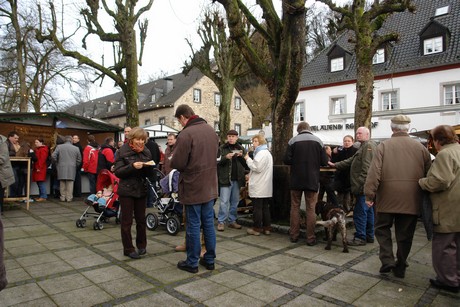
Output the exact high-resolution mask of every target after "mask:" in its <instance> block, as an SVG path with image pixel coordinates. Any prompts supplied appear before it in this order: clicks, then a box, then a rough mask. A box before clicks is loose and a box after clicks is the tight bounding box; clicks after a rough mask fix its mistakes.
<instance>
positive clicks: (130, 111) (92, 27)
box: [36, 0, 153, 126]
mask: <svg viewBox="0 0 460 307" xmlns="http://www.w3.org/2000/svg"><path fill="white" fill-rule="evenodd" d="M86 4H87V7H86V8H83V9H81V11H80V14H81V15H82V17H83V19H84V22H85V26H86V30H87V33H86V35H85V36H84V37H83V39H82V43H83V48H85V49H86V47H87V45H86V43H87V38H88V37H89V36H91V35H96V36H97V38H99V39H100V40H101V41H102V42H103V43H104V42H108V43H111V44H112V46H113V50H114V51H113V55H114V59H113V65H112V66H109V67H106V66H105V65H104V63H98V62H96V61H95V60H93V59H90V58H89V57H88V56H85V55H83V54H81V53H80V52H78V51H75V50H69V49H68V47H67V45H66V42H67V41H68V40H69V39H70V38H71V37H72V35H70V36H64V35H63V29H60V30H59V29H58V21H57V18H56V10H55V7H54V5H53V2H52V1H50V2H49V6H50V10H51V16H52V26H51V28H50V29H48V30H47V31H46V32H47V33H45V32H44V28H43V26H42V24H40V28H39V29H38V30H37V32H36V35H37V38H38V40H39V41H40V42H44V41H46V40H48V41H52V42H53V43H54V44H55V45H56V47H57V48H58V49H59V50H60V51H61V53H62V54H63V55H64V56H67V57H71V58H74V59H76V60H78V63H79V64H84V65H87V66H89V67H91V68H94V69H96V70H97V71H98V76H97V78H96V79H95V80H93V81H97V80H99V79H100V80H101V81H102V80H103V78H104V77H105V76H108V77H109V78H111V79H112V80H113V81H114V82H115V85H117V86H119V87H120V88H121V90H122V92H123V95H124V98H125V100H126V123H127V125H130V126H138V125H139V110H138V92H137V78H138V65H142V54H143V50H144V43H145V40H146V38H147V28H148V20H144V21H142V22H140V21H139V19H140V17H141V15H142V14H143V13H145V12H147V11H148V10H150V8H151V7H152V4H153V0H149V1H148V3H147V4H146V5H145V6H143V7H141V8H139V9H138V10H137V12H136V5H137V4H138V1H136V0H126V1H121V0H117V1H115V6H116V8H115V9H112V8H110V7H109V6H108V5H107V1H106V0H101V1H98V0H88V1H86ZM100 4H102V7H103V9H104V12H105V13H107V14H108V15H109V16H110V18H112V20H113V24H114V27H115V29H114V30H113V31H107V30H106V29H104V27H103V25H102V22H101V20H100V17H99V12H100ZM40 11H41V9H40ZM136 23H138V26H139V41H140V51H139V59H138V52H137V35H136V30H135V26H136ZM58 31H60V32H58ZM59 35H62V37H61V38H59V37H58V36H59Z"/></svg>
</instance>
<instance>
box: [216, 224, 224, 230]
mask: <svg viewBox="0 0 460 307" xmlns="http://www.w3.org/2000/svg"><path fill="white" fill-rule="evenodd" d="M217 230H218V231H224V230H225V225H224V224H217Z"/></svg>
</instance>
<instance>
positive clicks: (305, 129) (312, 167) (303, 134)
mask: <svg viewBox="0 0 460 307" xmlns="http://www.w3.org/2000/svg"><path fill="white" fill-rule="evenodd" d="M297 132H298V133H299V134H298V135H296V136H295V137H293V138H292V139H290V140H289V143H288V148H287V150H286V154H285V157H284V163H285V164H287V165H290V166H291V174H290V175H291V176H290V189H291V215H290V226H291V227H290V230H289V236H290V239H291V242H293V243H294V242H297V241H298V239H299V235H300V201H301V199H302V194H303V193H305V202H306V211H307V245H308V246H313V245H316V243H317V241H316V236H315V224H316V214H315V205H316V201H317V198H318V189H319V174H320V167H321V165H327V161H328V158H327V155H326V152H325V151H324V149H323V142H321V140H320V139H319V138H318V137H317V136H315V135H313V134H312V133H311V132H310V125H309V124H308V123H306V122H301V123H299V125H298V126H297Z"/></svg>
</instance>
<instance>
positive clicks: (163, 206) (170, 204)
mask: <svg viewBox="0 0 460 307" xmlns="http://www.w3.org/2000/svg"><path fill="white" fill-rule="evenodd" d="M178 182H179V172H178V171H177V170H175V169H173V170H172V171H171V172H170V173H169V174H168V176H165V177H163V178H162V179H161V180H160V187H161V190H162V192H163V197H161V198H160V197H158V192H157V191H156V190H155V187H154V185H153V184H152V183H150V182H149V183H150V188H151V189H152V190H153V193H154V203H153V207H154V208H156V209H158V214H157V213H148V214H147V216H146V221H147V229H149V230H152V231H153V230H155V229H157V228H158V225H166V230H167V232H168V233H169V234H170V235H173V236H175V235H177V233H178V232H179V230H180V226H181V220H182V206H181V205H180V204H179V197H178V194H177V192H178V189H179V188H178Z"/></svg>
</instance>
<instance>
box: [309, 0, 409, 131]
mask: <svg viewBox="0 0 460 307" xmlns="http://www.w3.org/2000/svg"><path fill="white" fill-rule="evenodd" d="M317 1H319V2H322V3H324V4H326V5H327V6H329V8H330V9H331V10H333V11H334V12H337V13H339V14H341V16H342V21H341V25H340V27H341V28H344V29H348V30H351V31H352V32H353V34H354V36H352V37H350V38H349V41H350V42H352V43H353V44H354V45H355V48H354V49H355V50H354V51H355V55H356V65H357V80H356V104H355V119H354V124H355V130H356V129H357V128H358V127H360V126H365V127H368V128H369V129H370V128H371V117H372V101H373V99H374V95H373V91H374V72H373V71H372V58H373V57H374V54H375V53H376V51H377V49H378V48H379V47H381V46H382V45H384V44H385V43H388V42H392V41H396V40H398V37H399V35H398V33H394V32H390V33H386V34H379V32H378V31H379V30H380V29H381V28H382V25H383V24H384V22H385V20H386V19H387V18H388V17H389V16H390V15H391V14H393V13H395V12H403V11H405V10H409V11H411V12H413V11H414V10H415V6H414V4H413V3H412V1H411V0H383V1H380V0H374V1H373V3H372V4H371V5H370V7H368V8H366V1H365V0H353V2H352V4H351V5H345V6H343V7H340V6H337V5H336V4H335V3H333V2H332V1H331V0H317Z"/></svg>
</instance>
